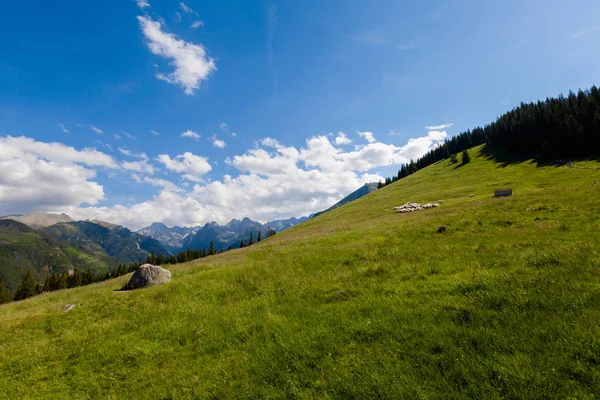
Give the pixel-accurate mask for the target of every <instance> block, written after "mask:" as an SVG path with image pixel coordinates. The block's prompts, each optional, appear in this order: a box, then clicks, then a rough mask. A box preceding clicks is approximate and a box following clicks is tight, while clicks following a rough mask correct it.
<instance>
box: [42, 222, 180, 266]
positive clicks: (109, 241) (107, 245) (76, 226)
mask: <svg viewBox="0 0 600 400" xmlns="http://www.w3.org/2000/svg"><path fill="white" fill-rule="evenodd" d="M44 231H45V232H47V233H50V234H52V235H53V236H56V237H58V238H60V239H62V240H66V241H68V242H69V243H72V244H73V245H74V246H77V247H78V248H82V249H85V250H86V251H88V252H92V253H94V254H98V256H99V257H101V256H102V253H103V252H104V254H105V255H108V256H110V257H112V258H114V259H116V260H118V262H120V263H127V262H135V261H138V260H145V259H146V257H147V256H148V254H150V253H152V252H153V251H154V253H155V254H165V255H168V254H169V253H168V251H167V250H165V249H164V248H163V247H162V246H161V244H160V243H159V242H158V241H157V240H155V239H152V238H149V237H147V236H142V235H139V234H137V233H134V232H132V231H130V230H129V229H127V228H124V227H122V226H117V227H114V228H112V229H109V228H107V227H105V226H102V225H99V224H96V223H93V222H89V221H77V222H68V223H61V224H55V225H52V226H50V227H48V228H45V229H44Z"/></svg>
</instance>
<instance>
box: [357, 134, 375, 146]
mask: <svg viewBox="0 0 600 400" xmlns="http://www.w3.org/2000/svg"><path fill="white" fill-rule="evenodd" d="M358 136H361V137H363V138H365V140H366V141H367V142H369V143H375V142H376V141H377V139H375V136H373V132H361V131H358Z"/></svg>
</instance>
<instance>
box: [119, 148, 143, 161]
mask: <svg viewBox="0 0 600 400" xmlns="http://www.w3.org/2000/svg"><path fill="white" fill-rule="evenodd" d="M117 150H119V152H120V153H121V154H123V155H126V156H129V157H136V158H141V159H142V160H146V161H147V160H148V156H147V155H146V153H140V154H136V153H134V152H132V151H131V150H128V149H125V148H123V147H117Z"/></svg>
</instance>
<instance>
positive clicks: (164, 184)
mask: <svg viewBox="0 0 600 400" xmlns="http://www.w3.org/2000/svg"><path fill="white" fill-rule="evenodd" d="M138 179H139V177H138ZM140 181H141V180H140ZM140 181H138V182H140ZM143 181H144V182H146V183H149V184H150V185H153V186H158V187H160V188H162V189H163V190H166V191H168V192H173V193H182V192H184V190H183V189H182V188H180V187H178V186H177V185H175V184H174V183H173V182H171V181H167V180H165V179H160V178H150V177H149V176H146V177H144V179H143Z"/></svg>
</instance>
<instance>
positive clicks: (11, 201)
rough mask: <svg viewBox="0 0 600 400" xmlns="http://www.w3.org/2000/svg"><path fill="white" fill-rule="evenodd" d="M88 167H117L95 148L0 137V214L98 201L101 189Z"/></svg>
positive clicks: (101, 198) (94, 174)
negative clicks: (79, 148) (81, 148)
mask: <svg viewBox="0 0 600 400" xmlns="http://www.w3.org/2000/svg"><path fill="white" fill-rule="evenodd" d="M90 167H105V168H118V166H117V164H116V162H115V161H114V160H113V159H112V157H110V156H109V155H107V154H104V153H102V152H99V151H97V150H94V149H87V148H86V149H83V150H76V149H75V148H73V147H70V146H66V145H64V144H61V143H45V142H38V141H36V140H34V139H31V138H26V137H12V136H6V137H0V215H6V214H12V213H21V212H31V211H48V210H50V209H54V208H57V207H64V206H72V207H76V206H79V205H81V204H91V205H94V204H97V203H98V202H99V201H100V200H103V199H104V198H105V196H104V190H103V188H102V186H101V185H99V184H98V183H96V182H93V181H92V179H93V178H94V177H95V176H96V171H95V170H94V169H91V168H90Z"/></svg>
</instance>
